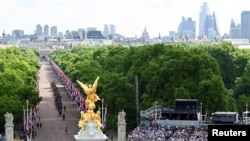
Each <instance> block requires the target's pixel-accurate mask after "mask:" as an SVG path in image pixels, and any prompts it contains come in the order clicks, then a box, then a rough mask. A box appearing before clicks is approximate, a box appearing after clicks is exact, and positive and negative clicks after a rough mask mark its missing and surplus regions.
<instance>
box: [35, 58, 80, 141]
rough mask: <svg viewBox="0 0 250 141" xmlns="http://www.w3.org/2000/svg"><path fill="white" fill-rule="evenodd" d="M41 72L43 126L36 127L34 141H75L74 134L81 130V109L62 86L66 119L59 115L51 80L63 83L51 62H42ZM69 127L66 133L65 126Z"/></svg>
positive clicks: (40, 104)
mask: <svg viewBox="0 0 250 141" xmlns="http://www.w3.org/2000/svg"><path fill="white" fill-rule="evenodd" d="M41 64H42V66H41V69H40V72H39V77H40V80H39V94H40V96H41V97H42V101H41V102H40V103H39V115H40V117H41V121H40V122H41V123H42V127H41V128H37V127H36V126H35V129H36V133H37V135H36V136H35V138H34V139H33V140H34V141H75V139H74V135H76V134H77V133H78V131H79V128H78V121H79V117H80V111H79V109H78V108H77V107H76V106H73V104H72V102H73V101H72V100H71V99H70V97H68V96H67V93H66V90H65V89H64V88H60V93H61V95H62V104H63V105H66V111H65V117H66V118H65V120H63V119H62V117H61V116H60V115H59V112H58V110H57V108H56V106H55V99H54V95H53V91H52V89H51V86H50V82H51V81H53V80H56V83H57V85H60V84H62V83H61V81H60V79H59V78H58V76H56V74H55V73H54V72H53V70H52V67H51V66H50V64H49V62H45V61H43V62H41ZM66 126H67V127H68V134H65V127H66Z"/></svg>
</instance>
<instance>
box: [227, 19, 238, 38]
mask: <svg viewBox="0 0 250 141" xmlns="http://www.w3.org/2000/svg"><path fill="white" fill-rule="evenodd" d="M229 38H230V39H240V24H237V25H236V23H235V21H234V20H233V19H231V24H230V30H229Z"/></svg>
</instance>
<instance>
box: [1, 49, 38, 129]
mask: <svg viewBox="0 0 250 141" xmlns="http://www.w3.org/2000/svg"><path fill="white" fill-rule="evenodd" d="M39 56H40V54H39V52H38V51H37V50H31V49H20V48H18V47H10V48H6V49H0V86H1V88H0V107H1V108H0V115H1V116H0V130H1V132H3V131H4V124H5V119H4V114H5V113H6V112H9V113H12V114H13V116H14V124H15V126H17V125H19V124H20V123H22V121H23V110H24V107H25V108H26V100H29V105H30V106H33V108H34V107H35V105H37V103H38V102H39V101H40V100H41V98H40V97H39V93H38V91H36V78H37V74H38V71H39V69H40V61H39Z"/></svg>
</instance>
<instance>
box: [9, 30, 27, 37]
mask: <svg viewBox="0 0 250 141" xmlns="http://www.w3.org/2000/svg"><path fill="white" fill-rule="evenodd" d="M23 37H24V31H23V30H12V38H13V39H21V38H23Z"/></svg>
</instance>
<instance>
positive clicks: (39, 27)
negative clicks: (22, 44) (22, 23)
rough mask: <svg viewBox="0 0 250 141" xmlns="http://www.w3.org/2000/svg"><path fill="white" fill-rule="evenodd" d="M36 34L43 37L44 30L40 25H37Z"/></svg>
mask: <svg viewBox="0 0 250 141" xmlns="http://www.w3.org/2000/svg"><path fill="white" fill-rule="evenodd" d="M35 34H36V35H37V36H42V35H43V28H42V26H41V25H40V24H37V25H36V31H35Z"/></svg>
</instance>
